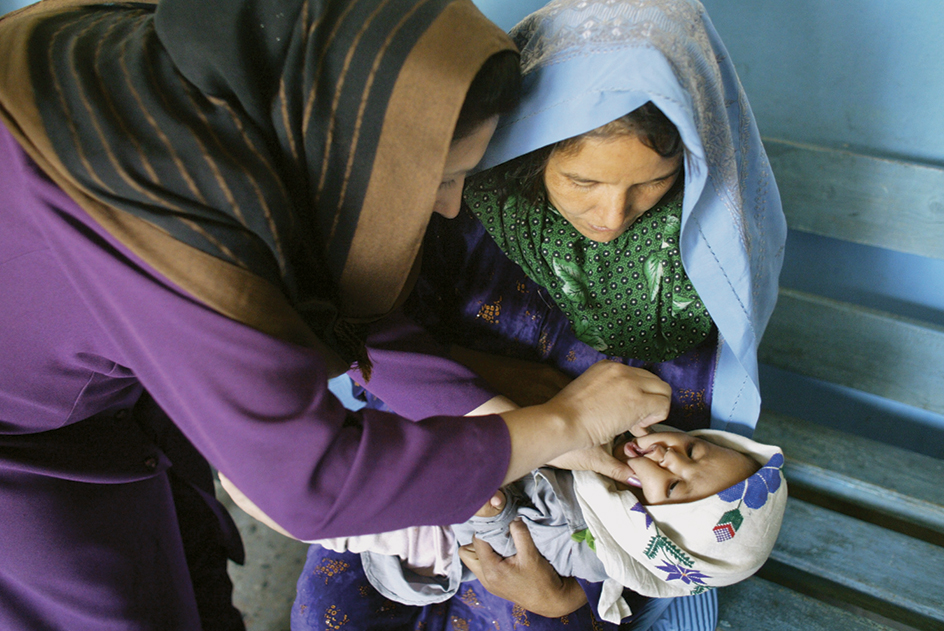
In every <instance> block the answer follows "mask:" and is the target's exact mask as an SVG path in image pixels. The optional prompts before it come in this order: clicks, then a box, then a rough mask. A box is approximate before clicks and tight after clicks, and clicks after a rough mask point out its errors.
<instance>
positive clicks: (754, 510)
mask: <svg viewBox="0 0 944 631" xmlns="http://www.w3.org/2000/svg"><path fill="white" fill-rule="evenodd" d="M614 456H616V457H617V458H619V459H621V460H624V461H626V462H627V463H628V464H629V465H630V466H631V467H632V468H633V471H634V477H633V478H632V479H631V480H630V485H629V486H626V485H622V484H619V483H614V482H612V481H611V480H608V479H607V478H604V477H603V476H600V475H599V474H586V473H584V472H579V471H575V472H569V471H561V470H558V469H552V468H541V469H539V470H537V471H535V472H533V473H532V475H530V476H525V477H524V478H522V479H521V480H518V481H516V482H513V483H512V484H511V485H509V486H508V487H506V488H505V489H504V494H500V495H499V498H500V500H501V502H500V503H498V504H497V505H492V504H489V505H486V506H485V507H484V508H483V509H482V510H481V511H479V513H478V514H477V515H476V516H475V517H473V518H472V519H470V520H469V521H467V522H465V523H463V524H457V525H455V526H452V527H451V528H449V527H437V526H424V527H419V528H407V529H404V530H399V531H395V532H391V533H382V534H379V535H365V536H362V537H349V538H337V539H330V540H322V541H318V542H316V543H318V544H320V545H322V546H324V547H326V548H330V549H332V550H335V551H338V552H343V551H350V552H358V553H360V555H361V561H362V563H363V566H364V570H365V574H366V576H367V579H368V580H369V581H370V584H371V585H372V586H373V587H374V588H375V589H377V591H379V592H380V593H382V594H384V595H385V596H387V597H388V598H390V599H392V600H395V601H397V602H401V603H404V604H412V605H416V604H431V603H436V602H442V601H445V600H448V599H449V598H451V597H452V596H453V595H455V593H456V592H457V590H458V588H459V585H460V583H461V581H462V579H463V578H465V580H466V581H468V580H470V579H471V578H473V577H472V575H471V573H470V572H469V571H468V570H465V571H463V569H462V567H461V563H460V562H459V558H458V555H459V549H458V546H460V545H465V546H469V544H471V543H474V546H473V548H472V549H471V550H469V549H467V550H466V556H465V557H464V558H465V560H466V561H467V562H469V561H470V560H471V564H472V566H473V567H474V563H475V561H477V555H478V554H479V553H482V554H483V555H485V556H486V557H489V556H491V555H494V554H495V553H496V552H497V553H498V554H501V555H502V556H503V557H511V556H513V555H514V554H516V551H517V549H516V545H515V542H516V541H518V540H520V539H521V537H522V532H523V531H522V529H521V528H522V527H521V526H520V525H518V526H515V527H514V528H516V529H517V530H512V522H513V520H517V521H521V522H523V524H524V525H525V527H526V528H527V530H528V531H529V533H530V536H531V538H532V539H533V541H534V543H535V545H536V546H537V549H538V552H540V553H541V555H542V556H544V557H545V558H546V559H547V560H548V561H549V562H550V564H551V565H552V566H553V567H554V569H555V570H556V571H557V572H558V573H560V574H561V575H562V576H576V577H580V578H581V579H584V580H587V581H594V582H604V583H607V584H609V587H608V588H605V589H604V595H603V597H601V600H600V602H599V604H598V609H597V614H598V615H599V617H600V618H601V619H602V620H606V621H608V622H613V623H619V621H620V620H621V619H622V618H624V617H628V616H630V615H631V614H632V611H630V609H629V607H628V606H627V605H626V603H625V600H624V599H623V598H622V596H621V593H622V591H623V587H628V588H630V589H631V590H633V591H634V592H636V593H639V594H643V595H646V596H654V597H659V596H661V597H666V596H686V595H691V594H701V593H704V592H707V591H708V590H709V589H711V588H715V587H721V586H725V585H731V584H734V583H736V582H738V581H741V580H743V579H745V578H747V577H748V576H750V575H752V574H753V573H754V572H756V571H757V569H759V568H760V566H761V565H763V563H764V562H765V561H766V560H767V557H768V556H769V554H770V551H771V550H772V549H773V545H774V542H775V541H776V539H777V534H778V533H779V531H780V524H781V522H782V520H783V513H784V509H785V508H786V499H787V489H786V483H785V482H784V481H783V472H782V467H783V453H782V452H781V450H780V449H779V448H777V447H772V446H769V445H762V444H760V443H757V442H755V441H752V440H751V439H749V438H746V437H744V436H740V435H738V434H734V433H731V432H723V431H718V430H695V431H693V432H691V433H684V432H679V431H677V430H673V429H672V428H670V427H663V428H659V427H658V426H657V431H654V432H652V433H649V434H647V435H645V436H642V437H638V438H635V439H633V440H626V438H625V437H623V438H621V439H620V440H618V441H617V443H616V445H615V447H614ZM473 536H474V537H475V538H477V539H479V540H481V541H484V542H485V543H486V544H488V545H484V544H481V543H475V542H474V540H473ZM492 549H494V551H493V550H492Z"/></svg>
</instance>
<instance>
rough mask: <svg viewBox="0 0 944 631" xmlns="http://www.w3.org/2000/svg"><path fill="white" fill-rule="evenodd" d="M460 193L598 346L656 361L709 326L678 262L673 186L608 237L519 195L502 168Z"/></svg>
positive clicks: (678, 205)
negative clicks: (601, 239) (589, 233)
mask: <svg viewBox="0 0 944 631" xmlns="http://www.w3.org/2000/svg"><path fill="white" fill-rule="evenodd" d="M464 197H465V202H466V204H467V205H468V207H469V208H470V209H471V210H472V212H473V213H474V214H475V215H476V216H477V217H478V218H479V220H480V221H481V222H482V224H483V225H484V226H485V229H486V230H487V231H488V233H489V234H490V235H491V237H492V238H493V239H494V240H495V241H496V243H497V244H498V246H499V247H500V248H501V249H502V250H503V251H504V252H505V254H507V255H508V257H509V258H510V259H511V260H512V261H514V262H515V263H517V264H518V265H520V266H521V268H522V269H523V270H524V272H525V273H526V274H527V275H528V277H530V278H531V279H532V280H533V281H534V282H536V283H538V284H539V285H541V286H542V287H544V288H545V289H547V290H548V292H549V293H550V295H551V296H552V297H553V299H554V301H555V302H556V303H557V305H558V306H559V307H560V309H561V310H562V311H563V312H564V313H565V314H566V315H567V318H568V319H569V320H570V323H571V326H572V327H573V328H574V331H575V332H576V334H577V337H578V338H579V339H580V340H581V341H583V342H585V343H586V344H588V345H590V346H592V347H593V348H595V349H596V350H598V351H601V352H603V353H606V354H608V355H616V356H620V357H632V358H635V359H641V360H644V361H652V362H660V361H666V360H669V359H674V358H675V357H678V356H679V355H681V354H682V353H684V352H685V351H687V350H689V349H691V348H692V347H694V346H696V345H698V344H699V343H701V342H703V341H704V340H705V338H707V337H708V334H709V333H710V332H711V328H712V325H713V324H712V321H711V316H709V315H708V311H707V309H706V308H705V305H704V304H703V303H702V301H701V298H700V297H699V296H698V293H697V292H696V291H695V288H694V287H692V284H691V281H690V280H689V278H688V276H687V275H686V273H685V270H684V269H683V267H682V257H681V253H680V252H679V231H680V228H681V217H682V191H681V190H679V192H678V193H677V194H676V195H672V196H671V199H667V200H663V201H662V203H661V204H660V205H658V206H656V207H655V208H652V209H651V210H649V211H648V212H646V213H644V214H643V215H642V216H641V217H640V218H639V219H638V220H636V222H635V223H634V224H633V225H632V226H631V227H630V228H629V230H627V231H626V232H625V233H624V234H622V235H620V236H619V237H618V238H617V239H614V240H613V241H611V242H609V243H598V242H596V241H593V240H591V239H588V238H586V237H585V236H583V235H582V234H580V233H579V232H578V231H577V230H576V229H575V228H574V227H573V225H571V223H570V222H568V221H567V220H566V219H565V218H564V217H563V216H562V215H561V214H560V213H559V212H557V210H556V209H554V207H553V206H551V205H550V204H549V203H547V202H546V201H542V202H541V203H538V204H526V203H524V202H522V201H521V198H520V197H519V196H517V195H516V194H515V191H514V187H512V186H508V182H506V181H505V180H504V178H503V176H502V175H501V174H494V173H493V172H485V173H482V174H480V175H479V176H476V177H475V178H473V179H472V180H471V181H470V183H469V185H468V186H467V187H466V189H465V192H464Z"/></svg>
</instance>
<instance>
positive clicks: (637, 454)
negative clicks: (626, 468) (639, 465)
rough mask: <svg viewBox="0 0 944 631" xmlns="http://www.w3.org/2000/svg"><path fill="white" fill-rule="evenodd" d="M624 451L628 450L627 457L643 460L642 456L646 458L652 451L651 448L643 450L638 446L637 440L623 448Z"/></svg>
mask: <svg viewBox="0 0 944 631" xmlns="http://www.w3.org/2000/svg"><path fill="white" fill-rule="evenodd" d="M623 449H625V450H626V455H627V456H629V457H630V458H641V457H642V456H645V455H646V454H647V453H649V452H650V451H652V448H651V447H650V448H649V449H643V448H642V447H640V446H639V445H637V444H636V441H635V440H631V441H629V442H628V443H626V444H625V445H624V446H623Z"/></svg>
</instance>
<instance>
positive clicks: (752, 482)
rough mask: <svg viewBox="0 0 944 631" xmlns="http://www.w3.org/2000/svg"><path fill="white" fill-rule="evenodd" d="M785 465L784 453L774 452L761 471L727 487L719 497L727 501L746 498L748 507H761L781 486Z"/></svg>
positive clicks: (745, 502)
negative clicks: (782, 471) (781, 470)
mask: <svg viewBox="0 0 944 631" xmlns="http://www.w3.org/2000/svg"><path fill="white" fill-rule="evenodd" d="M781 467H783V454H774V455H773V457H772V458H771V459H770V460H769V461H768V462H767V464H766V465H764V466H763V467H761V469H760V471H758V472H757V473H755V474H754V475H752V476H751V477H749V478H748V479H747V480H744V481H743V482H738V483H737V484H735V485H734V486H732V487H730V488H727V489H725V490H723V491H721V492H720V493H718V497H720V498H721V499H723V500H724V501H725V502H736V501H738V500H740V499H743V500H744V504H746V505H747V507H748V508H754V509H757V508H760V507H761V506H763V505H764V504H766V503H767V496H768V495H769V494H770V493H776V492H777V489H779V488H780V469H781Z"/></svg>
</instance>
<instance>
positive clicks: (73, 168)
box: [0, 0, 514, 370]
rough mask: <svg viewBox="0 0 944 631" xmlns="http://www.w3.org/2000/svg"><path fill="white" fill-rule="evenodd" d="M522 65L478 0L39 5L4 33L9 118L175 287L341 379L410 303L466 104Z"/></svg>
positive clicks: (75, 193) (36, 156) (32, 148)
mask: <svg viewBox="0 0 944 631" xmlns="http://www.w3.org/2000/svg"><path fill="white" fill-rule="evenodd" d="M513 49H514V47H513V44H512V43H511V42H510V40H509V39H508V38H507V36H506V35H505V34H504V33H502V32H501V31H500V30H499V29H498V28H497V27H495V26H494V25H493V24H491V23H490V22H489V21H488V20H486V19H485V18H484V16H482V15H481V13H479V11H478V10H477V9H476V8H475V7H474V5H473V4H472V3H471V2H470V1H469V0H348V1H341V0H321V1H319V0H240V1H238V2H236V1H227V2H204V1H202V0H162V1H161V2H160V4H154V3H125V4H112V3H108V4H91V3H88V2H83V1H76V0H47V1H46V2H42V3H39V4H37V5H35V6H33V7H30V8H27V9H24V10H22V11H20V12H17V13H14V14H11V15H10V16H8V17H5V18H4V19H3V20H2V21H0V58H3V59H4V66H5V67H4V73H3V75H2V76H0V119H2V120H3V122H4V123H5V124H6V125H7V126H8V127H9V128H10V130H11V131H12V132H13V133H14V135H15V136H16V137H17V139H18V140H19V142H20V143H21V144H22V145H23V146H24V148H25V149H26V151H27V152H28V153H29V154H30V156H31V157H32V158H33V160H34V161H35V162H36V163H37V164H38V165H39V166H40V168H42V169H43V170H44V171H45V172H46V173H47V174H48V175H49V176H50V177H51V178H52V179H53V180H54V181H55V182H56V183H57V184H58V185H59V186H60V187H62V188H63V189H64V190H65V191H66V192H67V193H69V194H70V195H71V196H72V197H73V198H74V199H75V200H76V201H77V202H78V203H79V204H80V205H81V206H82V207H83V208H84V209H85V210H86V211H87V212H88V213H89V214H90V215H91V216H92V217H93V218H94V219H95V220H96V221H97V222H98V223H100V224H101V225H102V226H103V227H104V228H105V229H107V230H108V231H109V232H110V233H111V234H112V235H113V236H115V237H116V238H117V239H118V240H120V241H121V242H122V243H123V244H125V245H127V246H128V247H129V248H130V249H131V250H132V251H133V252H135V254H137V255H138V256H140V257H141V258H142V259H143V260H144V261H146V262H147V263H148V264H149V265H151V266H152V267H153V268H154V269H156V270H157V271H158V272H159V273H161V274H162V275H164V276H165V277H166V278H168V279H169V280H170V281H171V282H173V283H174V284H176V285H177V286H178V287H179V288H181V289H183V290H184V291H185V292H187V293H189V294H190V295H192V296H194V297H195V298H197V299H198V300H200V301H201V302H203V303H204V304H206V305H207V306H209V307H210V308H212V309H214V310H216V311H218V312H220V313H222V314H224V315H226V316H228V317H231V318H233V319H235V320H238V321H240V322H243V323H245V324H248V325H249V326H253V327H255V328H257V329H260V330H262V331H264V332H267V333H269V334H272V335H275V336H277V337H280V338H283V339H288V340H291V341H294V342H297V343H301V344H305V345H309V346H317V347H319V348H321V349H322V350H323V351H324V352H325V353H326V355H327V356H328V357H329V358H334V359H335V360H336V361H334V362H333V367H334V368H335V370H341V369H343V368H345V367H346V365H347V364H349V363H350V362H351V361H352V360H357V359H364V356H363V354H362V350H363V349H362V342H361V340H360V336H359V333H358V331H357V327H356V326H352V323H355V325H356V323H358V322H362V321H364V320H365V319H369V318H375V317H377V316H380V315H382V314H384V313H386V312H387V311H389V310H390V309H391V308H392V307H393V306H394V304H395V302H396V300H397V298H398V296H399V295H400V293H401V291H402V289H403V288H404V286H405V283H406V281H407V278H408V276H409V273H410V271H411V268H412V266H413V263H414V259H415V256H416V253H417V251H418V249H419V246H420V242H421V240H422V235H423V233H424V231H425V228H426V224H427V222H428V220H429V217H430V214H431V209H432V207H433V203H434V199H435V195H436V190H437V186H438V184H439V181H440V178H441V175H442V169H443V165H444V163H445V160H446V155H447V153H448V150H449V146H450V142H451V139H452V134H453V129H454V127H455V123H456V120H457V118H458V115H459V111H460V109H461V107H462V104H463V101H464V98H465V95H466V91H467V90H468V87H469V84H470V83H471V81H472V79H473V78H474V76H475V74H476V72H477V71H478V70H479V68H481V66H482V64H483V63H484V62H485V60H486V59H487V58H488V57H490V56H491V55H492V54H494V53H497V52H500V51H502V50H513ZM322 343H324V344H327V346H328V347H330V348H331V349H332V350H334V351H336V352H337V355H338V356H340V357H336V356H335V354H334V353H330V352H328V351H327V349H325V348H324V347H323V346H322ZM342 360H343V361H342Z"/></svg>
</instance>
